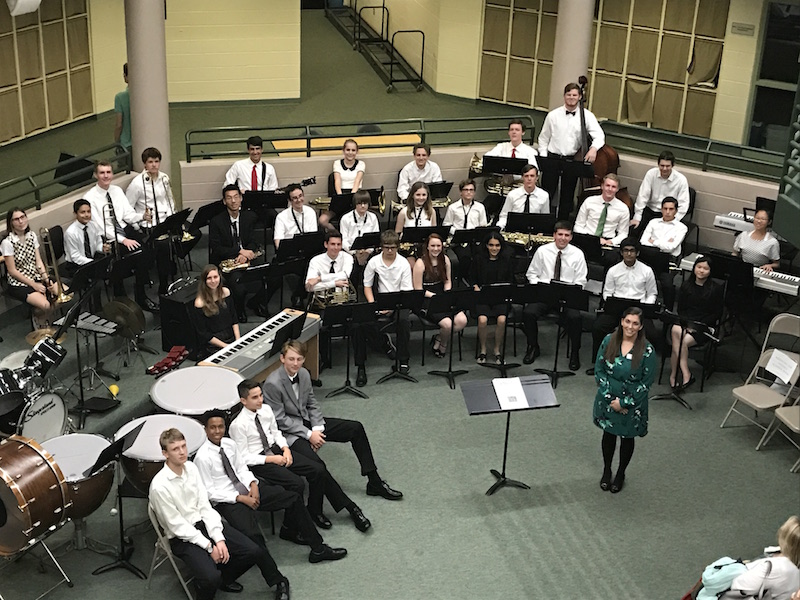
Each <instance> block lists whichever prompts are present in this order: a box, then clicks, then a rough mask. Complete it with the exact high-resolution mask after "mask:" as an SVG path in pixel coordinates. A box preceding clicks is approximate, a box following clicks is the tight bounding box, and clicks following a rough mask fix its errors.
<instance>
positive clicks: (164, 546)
mask: <svg viewBox="0 0 800 600" xmlns="http://www.w3.org/2000/svg"><path fill="white" fill-rule="evenodd" d="M147 516H148V517H150V522H151V523H152V524H153V530H154V531H155V532H156V543H155V548H154V549H153V560H152V561H151V562H150V573H149V574H148V575H147V585H146V586H145V587H146V589H148V590H149V589H150V583H151V582H152V581H153V572H154V571H155V570H156V569H157V568H158V567H160V566H161V565H162V564H163V563H164V562H165V561H167V560H168V561H169V562H170V564H171V565H172V568H173V569H174V571H175V575H177V576H178V581H180V583H181V587H182V588H183V591H184V592H186V597H187V598H188V599H189V600H194V596H193V595H192V592H191V591H190V590H189V583H191V581H192V580H193V579H194V577H190V578H189V579H184V577H183V575H182V574H181V570H180V568H179V567H178V563H177V562H175V556H174V555H173V554H172V548H170V545H169V539H168V538H167V536H166V534H165V533H164V529H163V528H162V527H161V523H159V522H158V517H157V516H156V513H155V512H154V511H153V508H152V507H151V506H150V505H149V504H148V505H147Z"/></svg>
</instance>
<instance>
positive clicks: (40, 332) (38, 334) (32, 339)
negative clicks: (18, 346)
mask: <svg viewBox="0 0 800 600" xmlns="http://www.w3.org/2000/svg"><path fill="white" fill-rule="evenodd" d="M57 331H58V329H56V328H55V327H45V328H44V329H34V330H33V331H31V332H30V333H29V334H28V335H26V336H25V341H26V342H28V343H29V344H30V345H31V346H35V345H36V344H37V343H38V342H40V341H41V340H43V339H44V338H46V337H53V336H54V335H55V334H56V332H57ZM66 338H67V334H66V332H65V333H63V334H61V337H60V338H58V339H57V340H56V342H58V343H59V344H60V343H62V342H63V341H64V340H65V339H66Z"/></svg>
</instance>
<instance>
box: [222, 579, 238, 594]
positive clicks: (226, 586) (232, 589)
mask: <svg viewBox="0 0 800 600" xmlns="http://www.w3.org/2000/svg"><path fill="white" fill-rule="evenodd" d="M219 589H221V590H222V591H223V592H228V593H229V594H239V593H241V591H242V590H243V589H244V586H242V584H241V583H239V582H238V581H231V582H230V583H223V584H222V585H221V586H219Z"/></svg>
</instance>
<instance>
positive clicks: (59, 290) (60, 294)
mask: <svg viewBox="0 0 800 600" xmlns="http://www.w3.org/2000/svg"><path fill="white" fill-rule="evenodd" d="M39 239H40V240H41V241H42V244H44V246H45V248H46V249H47V261H48V262H49V263H50V264H51V266H52V267H53V273H55V276H56V297H55V300H54V301H53V303H54V304H66V303H67V302H69V301H70V300H72V297H73V296H74V295H75V294H67V293H66V292H65V291H64V286H63V284H62V283H61V275H59V273H58V260H57V259H56V251H55V249H54V248H53V240H52V239H51V237H50V230H49V229H48V228H47V227H40V228H39Z"/></svg>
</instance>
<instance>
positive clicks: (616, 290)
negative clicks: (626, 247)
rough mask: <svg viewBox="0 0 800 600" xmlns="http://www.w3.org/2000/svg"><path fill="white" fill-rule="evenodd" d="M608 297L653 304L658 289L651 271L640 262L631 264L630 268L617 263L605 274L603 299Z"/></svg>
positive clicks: (622, 263)
mask: <svg viewBox="0 0 800 600" xmlns="http://www.w3.org/2000/svg"><path fill="white" fill-rule="evenodd" d="M609 296H614V297H615V298H627V299H628V300H639V301H640V302H644V303H645V304H655V301H656V298H657V297H658V287H657V286H656V276H655V274H654V273H653V269H651V268H650V267H648V266H647V265H646V264H644V263H643V262H642V261H640V260H637V261H636V262H635V263H633V266H632V267H628V266H627V265H625V263H624V262H618V263H617V264H615V265H614V266H613V267H611V268H610V269H609V270H608V272H607V273H606V281H605V284H604V285H603V298H604V299H605V298H608V297H609Z"/></svg>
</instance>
